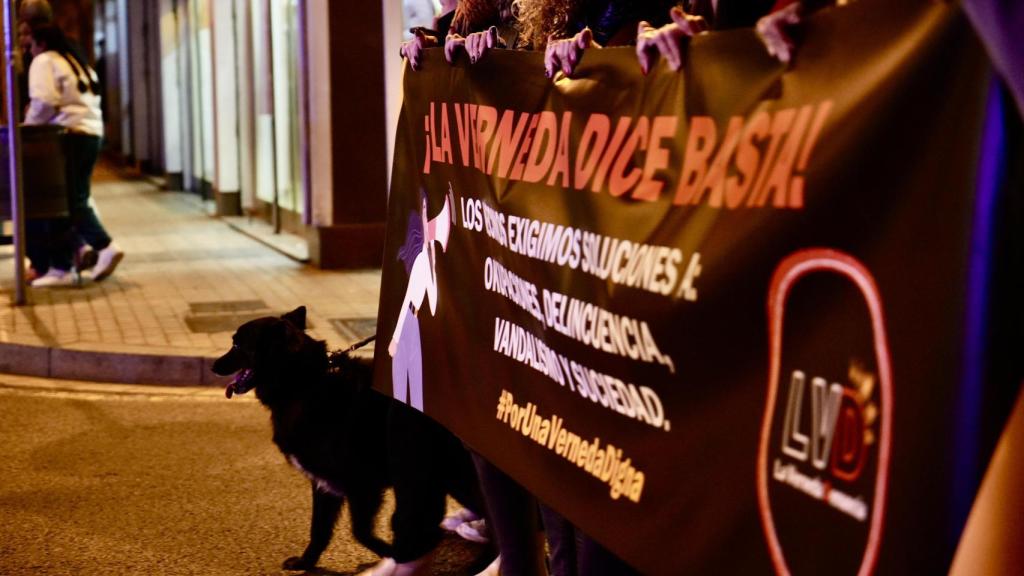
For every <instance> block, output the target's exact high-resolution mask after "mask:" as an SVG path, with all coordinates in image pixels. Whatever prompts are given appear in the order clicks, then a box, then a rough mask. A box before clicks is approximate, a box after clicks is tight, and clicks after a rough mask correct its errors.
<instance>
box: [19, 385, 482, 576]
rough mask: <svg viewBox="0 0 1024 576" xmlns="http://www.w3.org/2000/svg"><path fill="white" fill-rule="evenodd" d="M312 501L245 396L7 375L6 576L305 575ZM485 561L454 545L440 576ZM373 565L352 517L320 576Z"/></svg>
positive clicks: (343, 523) (384, 527)
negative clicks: (301, 569) (353, 532)
mask: <svg viewBox="0 0 1024 576" xmlns="http://www.w3.org/2000/svg"><path fill="white" fill-rule="evenodd" d="M309 490H310V488H309V483H308V482H307V481H306V480H305V479H304V478H303V477H301V476H300V475H299V473H298V472H296V471H295V470H293V469H292V468H291V467H290V466H288V464H287V463H285V461H284V459H283V457H282V456H281V455H280V453H278V452H277V450H276V448H275V447H274V446H273V445H272V443H271V441H270V425H269V417H268V413H267V412H266V411H265V410H264V409H263V407H262V406H260V405H259V404H258V403H257V402H255V401H254V400H253V399H252V398H250V397H241V398H239V397H236V398H234V399H232V400H227V399H225V398H224V395H223V394H222V392H221V391H220V390H214V389H209V388H191V389H189V388H162V387H154V386H144V387H142V386H140V387H131V386H124V385H98V384H82V383H72V382H61V381H52V380H44V379H33V378H23V377H16V376H7V375H0V575H5V576H6V575H21V574H25V575H29V574H31V575H48V574H68V575H72V574H73V575H76V576H78V575H92V574H113V575H121V574H159V575H167V576H175V575H186V574H188V575H192V574H196V575H215V576H232V575H236V574H237V575H245V576H253V575H261V574H273V575H278V574H296V572H288V571H284V570H282V569H281V568H280V566H281V562H282V561H283V560H284V559H285V558H286V557H288V556H292V555H297V554H299V553H301V552H302V550H303V548H304V546H305V544H306V541H307V540H306V539H307V535H308V530H309ZM390 512H391V500H390V498H389V500H388V504H387V505H386V507H385V510H384V511H383V512H382V514H381V516H380V517H379V518H378V533H380V534H381V535H382V536H383V537H384V538H386V539H390V532H389V530H388V519H389V518H390ZM478 550H479V549H478V548H477V547H476V545H471V544H469V543H465V542H462V541H460V540H458V539H456V538H450V539H448V540H446V541H445V542H444V543H442V548H441V550H440V551H439V553H438V555H437V558H436V559H435V563H434V566H433V569H432V570H431V572H432V573H434V574H439V575H441V574H452V575H454V574H465V573H466V572H467V570H468V564H469V563H470V561H471V558H472V556H473V555H474V554H475V553H476V552H477V551H478ZM375 561H376V557H375V556H374V555H373V554H372V553H371V552H369V551H368V550H366V549H364V548H362V547H361V546H360V545H358V544H356V543H355V542H353V541H352V539H351V536H350V534H349V530H348V517H347V513H346V514H345V515H344V516H343V517H342V518H341V520H339V523H338V527H337V529H336V530H335V537H334V541H333V542H332V545H331V547H330V548H328V550H327V552H325V554H324V556H323V557H322V558H321V560H320V567H319V568H318V570H316V571H314V572H312V573H313V574H328V575H330V574H339V575H348V574H353V573H356V572H358V571H359V570H360V569H363V568H366V567H368V566H370V565H372V563H373V562H375Z"/></svg>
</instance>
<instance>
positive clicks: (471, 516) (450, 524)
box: [441, 508, 480, 532]
mask: <svg viewBox="0 0 1024 576" xmlns="http://www.w3.org/2000/svg"><path fill="white" fill-rule="evenodd" d="M479 519H480V517H479V516H477V515H476V513H475V512H473V511H472V510H470V509H469V508H459V509H458V510H456V511H455V513H454V514H452V515H451V516H448V517H446V518H445V519H444V520H442V521H441V528H444V529H445V530H447V531H449V532H454V531H455V529H456V528H458V527H459V525H460V524H465V523H466V522H469V521H471V520H479Z"/></svg>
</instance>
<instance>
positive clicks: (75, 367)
mask: <svg viewBox="0 0 1024 576" xmlns="http://www.w3.org/2000/svg"><path fill="white" fill-rule="evenodd" d="M215 359H216V358H215V357H207V356H196V355H187V354H185V355H178V354H147V353H134V352H111V351H106V350H77V349H69V348H58V347H52V346H36V345H31V344H14V343H0V373H6V374H17V375H21V376H36V377H42V378H57V379H62V380H86V381H92V382H108V383H117V384H157V385H162V386H224V385H226V384H227V382H228V381H229V380H230V379H229V378H228V377H224V376H217V375H216V374H214V373H213V372H212V371H211V369H210V368H211V367H212V366H213V361H214V360H215Z"/></svg>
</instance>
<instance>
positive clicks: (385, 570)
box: [356, 558, 395, 576]
mask: <svg viewBox="0 0 1024 576" xmlns="http://www.w3.org/2000/svg"><path fill="white" fill-rule="evenodd" d="M394 573H395V561H394V559H392V558H381V560H380V562H377V563H376V564H374V565H373V566H371V567H369V568H367V569H366V570H363V571H362V572H360V573H359V574H357V575H356V576H392V575H393V574H394Z"/></svg>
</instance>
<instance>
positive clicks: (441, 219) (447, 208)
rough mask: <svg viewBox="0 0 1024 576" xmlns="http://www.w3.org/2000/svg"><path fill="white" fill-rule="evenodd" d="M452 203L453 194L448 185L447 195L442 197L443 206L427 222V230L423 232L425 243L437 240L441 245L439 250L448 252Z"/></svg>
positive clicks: (452, 217) (452, 215) (452, 218)
mask: <svg viewBox="0 0 1024 576" xmlns="http://www.w3.org/2000/svg"><path fill="white" fill-rule="evenodd" d="M453 203H454V200H453V193H452V189H451V185H450V184H449V186H448V193H447V194H445V196H444V205H443V206H441V212H439V213H438V214H437V216H434V217H433V218H431V219H430V220H427V229H426V231H425V234H426V240H427V242H431V241H433V240H437V241H438V242H440V243H441V249H442V250H444V251H447V250H448V237H449V236H450V235H451V231H452V223H453V221H454V213H453V212H452V204H453Z"/></svg>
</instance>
